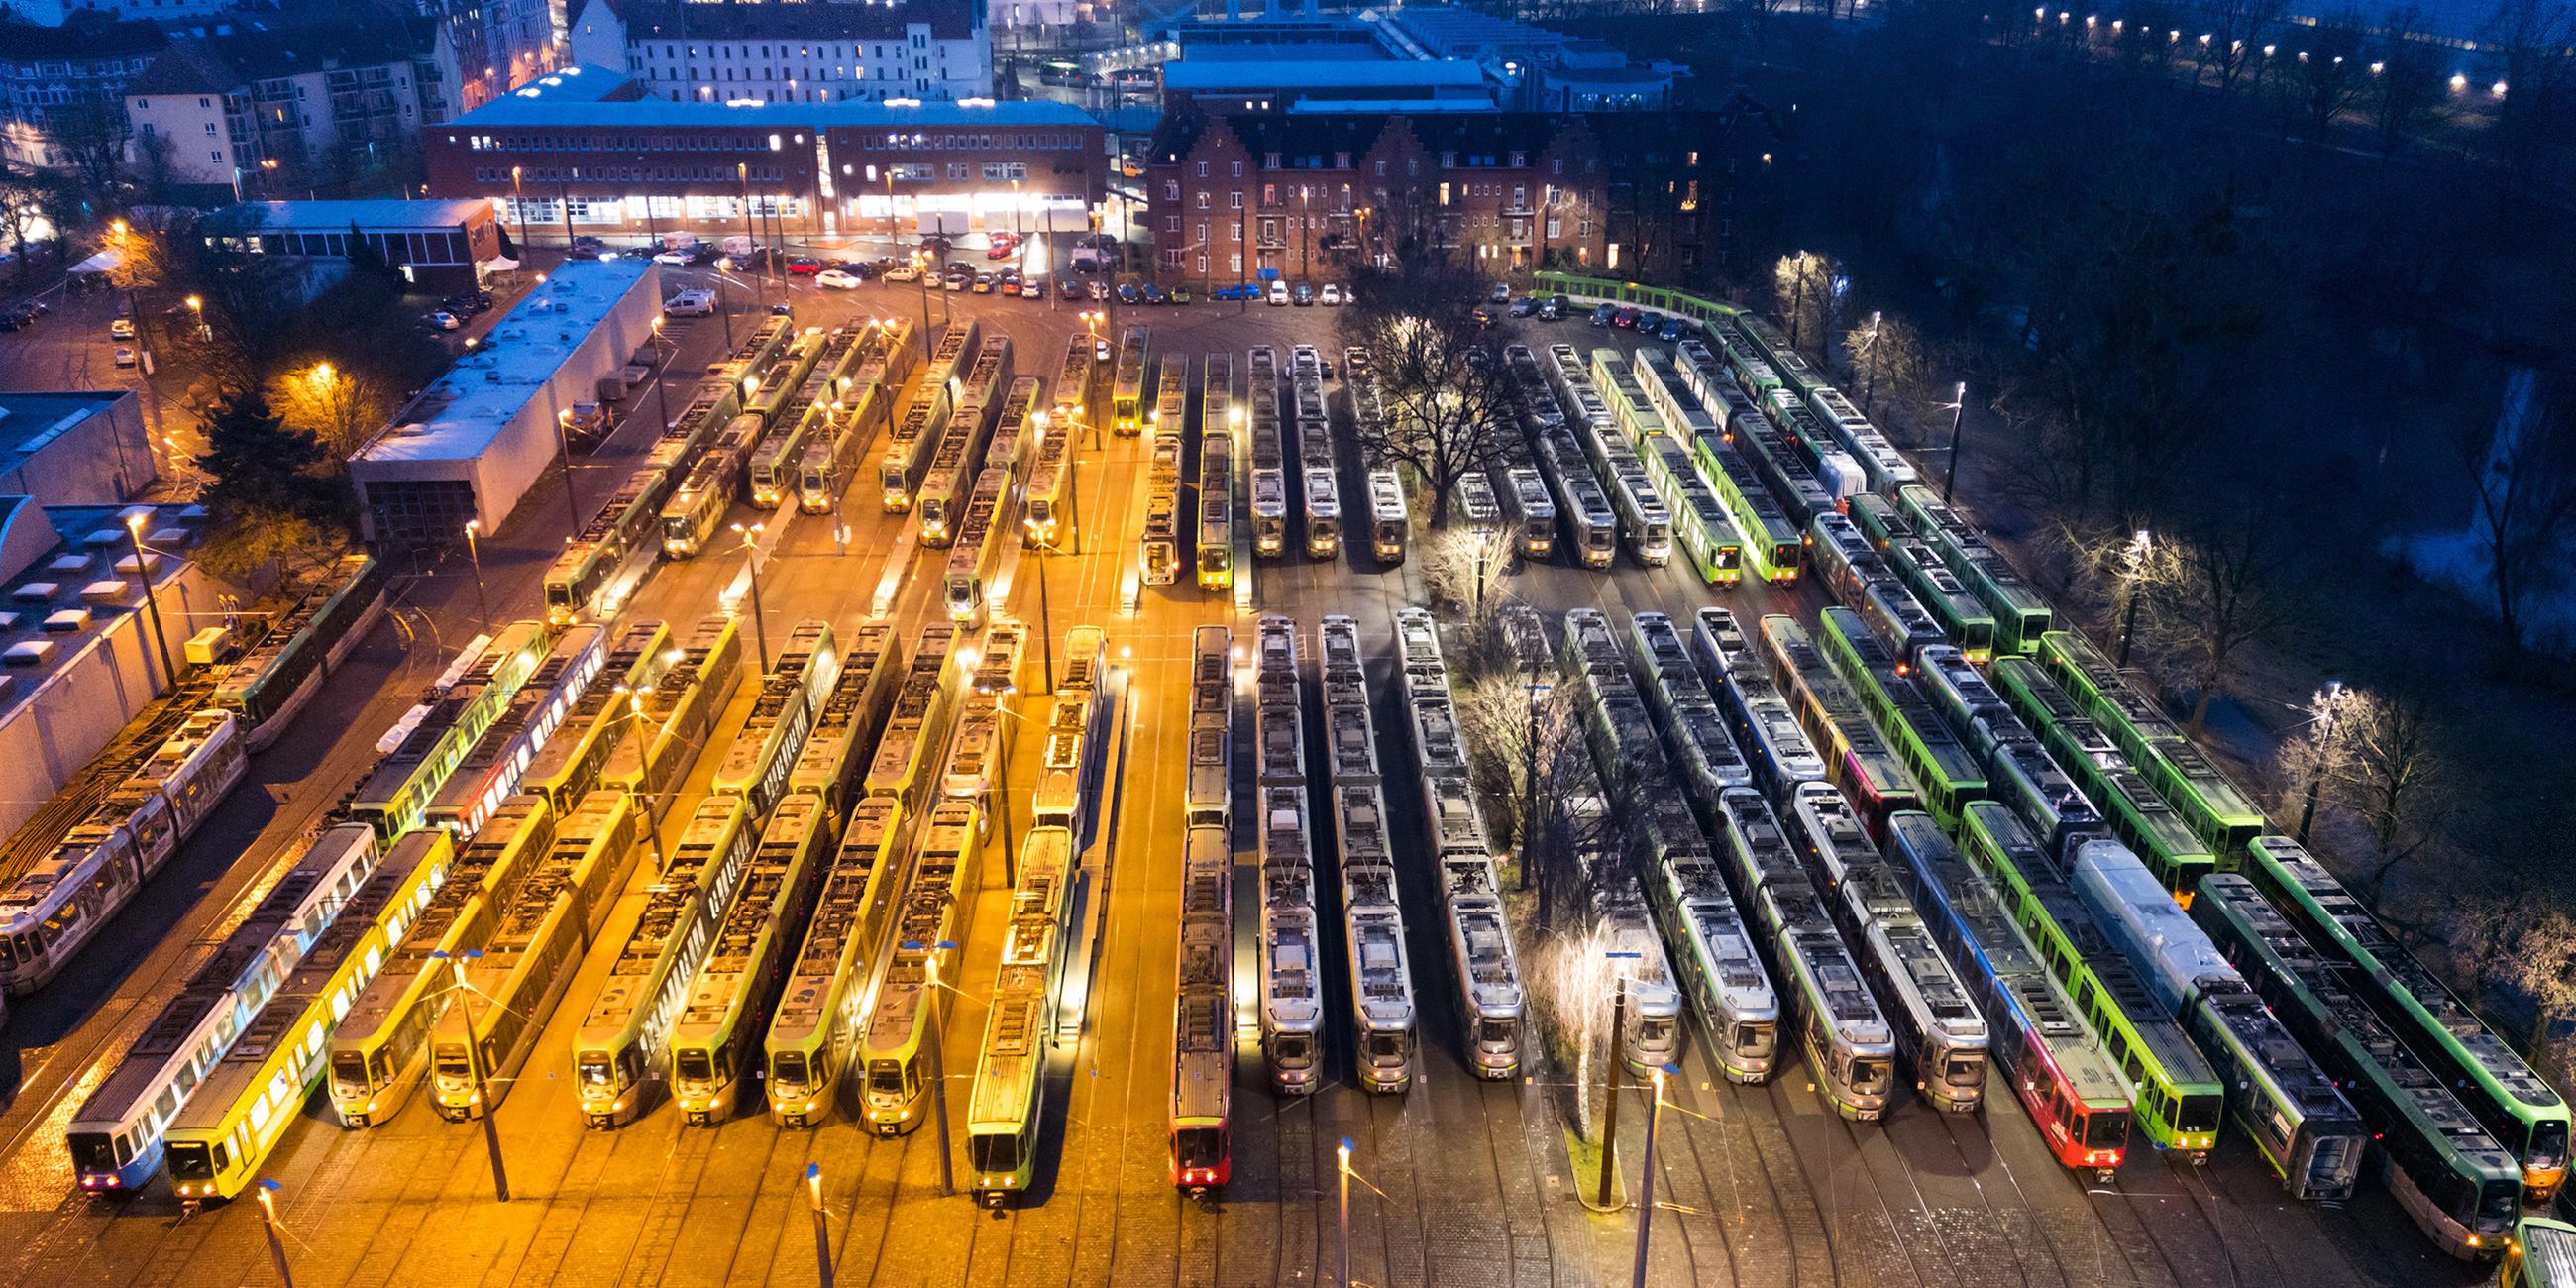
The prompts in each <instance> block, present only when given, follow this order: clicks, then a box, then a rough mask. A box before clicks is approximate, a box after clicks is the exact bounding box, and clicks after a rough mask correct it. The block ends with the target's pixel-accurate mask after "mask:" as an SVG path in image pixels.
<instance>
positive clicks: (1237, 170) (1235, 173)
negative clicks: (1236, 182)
mask: <svg viewBox="0 0 2576 1288" xmlns="http://www.w3.org/2000/svg"><path fill="white" fill-rule="evenodd" d="M1231 168H1232V177H1233V178H1237V179H1240V178H1242V177H1243V163H1242V162H1240V161H1237V162H1234V163H1233V165H1232V167H1231Z"/></svg>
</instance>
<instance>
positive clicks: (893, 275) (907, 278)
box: [885, 264, 921, 282]
mask: <svg viewBox="0 0 2576 1288" xmlns="http://www.w3.org/2000/svg"><path fill="white" fill-rule="evenodd" d="M885 280H887V281H889V282H918V281H920V280H921V270H920V269H917V268H914V267H913V266H912V265H910V264H897V265H895V266H894V267H892V268H889V269H887V270H886V271H885Z"/></svg>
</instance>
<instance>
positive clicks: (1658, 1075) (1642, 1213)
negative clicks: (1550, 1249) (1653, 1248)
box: [1628, 1069, 1664, 1288]
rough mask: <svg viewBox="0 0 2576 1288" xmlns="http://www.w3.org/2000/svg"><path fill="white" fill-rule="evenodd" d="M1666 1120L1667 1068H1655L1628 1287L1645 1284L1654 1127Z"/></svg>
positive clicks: (1651, 1228)
mask: <svg viewBox="0 0 2576 1288" xmlns="http://www.w3.org/2000/svg"><path fill="white" fill-rule="evenodd" d="M1663 1120H1664V1071H1663V1070H1661V1069H1657V1070H1655V1103H1654V1107H1653V1108H1651V1109H1648V1110H1647V1111H1646V1174H1645V1176H1643V1177H1642V1178H1640V1179H1639V1180H1638V1182H1637V1259H1636V1260H1635V1261H1634V1262H1633V1263H1631V1265H1630V1268H1629V1271H1628V1283H1629V1288H1646V1240H1647V1237H1648V1236H1650V1235H1652V1234H1653V1233H1654V1230H1655V1128H1656V1127H1657V1126H1659V1125H1660V1124H1661V1123H1662V1122H1663Z"/></svg>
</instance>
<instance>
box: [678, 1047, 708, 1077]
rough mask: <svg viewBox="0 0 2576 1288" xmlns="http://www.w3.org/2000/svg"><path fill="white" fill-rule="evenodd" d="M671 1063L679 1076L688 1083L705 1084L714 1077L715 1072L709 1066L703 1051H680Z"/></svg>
mask: <svg viewBox="0 0 2576 1288" xmlns="http://www.w3.org/2000/svg"><path fill="white" fill-rule="evenodd" d="M672 1063H673V1066H674V1067H675V1069H676V1071H677V1072H678V1073H679V1075H680V1076H681V1077H682V1078H684V1079H686V1080H688V1081H690V1082H707V1081H710V1080H712V1079H713V1078H714V1077H715V1070H714V1069H713V1068H712V1067H710V1066H709V1064H708V1062H707V1053H706V1052H704V1051H699V1050H695V1049H692V1050H687V1051H682V1052H680V1054H679V1057H678V1058H677V1059H676V1060H674V1061H673V1062H672Z"/></svg>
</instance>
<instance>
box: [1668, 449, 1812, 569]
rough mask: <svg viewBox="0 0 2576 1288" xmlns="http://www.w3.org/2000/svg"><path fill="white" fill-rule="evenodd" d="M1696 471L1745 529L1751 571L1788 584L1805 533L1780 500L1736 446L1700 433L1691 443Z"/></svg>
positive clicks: (1800, 556) (1801, 552) (1801, 556)
mask: <svg viewBox="0 0 2576 1288" xmlns="http://www.w3.org/2000/svg"><path fill="white" fill-rule="evenodd" d="M1691 452H1692V454H1693V456H1694V457H1695V458H1696V459H1697V460H1698V462H1699V467H1700V474H1701V476H1702V477H1704V478H1706V479H1707V480H1708V485H1709V487H1710V488H1712V489H1713V490H1715V491H1716V493H1717V499H1718V500H1719V501H1720V502H1722V503H1724V505H1725V507H1726V513H1727V517H1729V518H1731V519H1733V520H1734V521H1735V527H1736V530H1737V531H1738V532H1741V533H1743V534H1744V553H1745V555H1746V557H1747V558H1748V559H1749V560H1750V561H1751V563H1752V565H1753V571H1754V572H1755V573H1756V574H1758V575H1760V576H1761V578H1762V580H1764V581H1767V582H1771V583H1774V584H1776V585H1788V584H1790V583H1793V582H1795V581H1797V580H1798V566H1799V564H1800V563H1802V562H1803V561H1804V559H1805V554H1806V537H1805V535H1804V534H1802V533H1800V532H1799V531H1798V527H1797V525H1796V524H1793V523H1791V522H1789V516H1788V515H1787V514H1786V513H1784V512H1782V510H1781V509H1780V503H1779V502H1778V501H1775V500H1773V499H1772V498H1771V494H1770V493H1769V492H1767V491H1765V490H1763V487H1762V480H1761V479H1760V478H1758V477H1756V476H1755V475H1754V473H1753V467H1752V466H1751V465H1748V464H1746V463H1745V460H1744V458H1743V457H1741V456H1739V455H1737V454H1736V452H1735V449H1734V448H1731V447H1728V446H1726V445H1724V444H1722V443H1719V442H1718V441H1716V440H1715V439H1707V438H1703V439H1701V440H1700V441H1699V442H1697V443H1695V444H1693V445H1692V448H1691Z"/></svg>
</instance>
